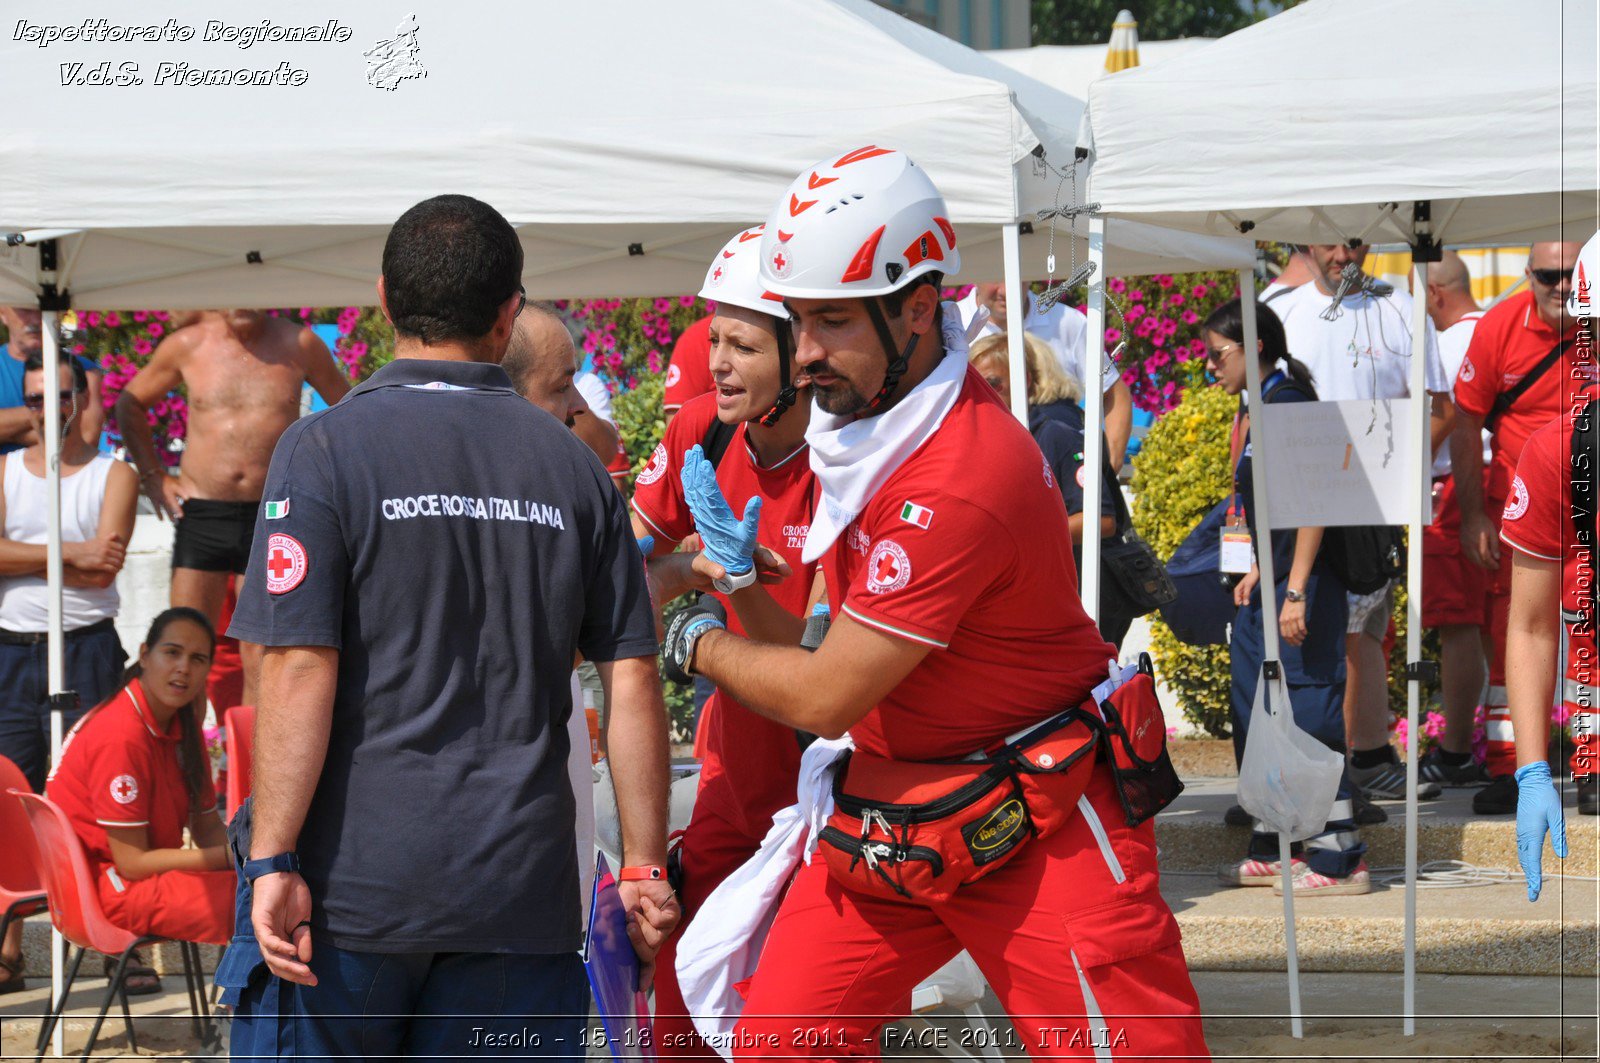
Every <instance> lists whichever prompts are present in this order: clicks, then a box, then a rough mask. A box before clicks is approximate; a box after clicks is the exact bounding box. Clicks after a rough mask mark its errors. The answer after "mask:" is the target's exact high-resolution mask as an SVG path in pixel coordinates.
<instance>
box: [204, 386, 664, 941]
mask: <svg viewBox="0 0 1600 1063" xmlns="http://www.w3.org/2000/svg"><path fill="white" fill-rule="evenodd" d="M229 633H230V634H231V635H233V636H234V637H236V638H239V639H245V640H248V641H251V642H257V643H262V644H264V645H267V646H331V647H334V648H336V649H338V650H339V651H340V654H339V672H338V685H337V691H336V694H335V698H334V707H333V727H332V734H331V735H330V737H329V742H328V754H327V760H326V762H325V764H324V766H323V769H322V775H321V778H320V779H319V780H318V782H317V788H316V793H315V796H314V797H313V799H312V802H311V807H310V811H309V813H308V814H307V816H306V821H305V826H304V827H303V828H302V830H301V833H300V839H299V844H298V851H299V853H300V861H301V866H302V868H303V871H304V875H305V878H306V881H307V883H308V884H309V885H310V887H311V891H312V896H313V898H314V900H315V909H314V911H313V914H312V917H311V921H312V927H313V929H315V930H318V931H321V932H323V933H325V934H326V935H327V936H328V938H329V939H330V940H331V941H332V942H333V944H334V945H336V946H337V947H340V948H346V949H352V950H356V951H364V952H426V951H457V952H513V953H559V952H569V951H572V950H574V949H576V948H578V947H579V944H580V936H581V935H580V927H579V903H578V873H577V866H576V856H575V848H576V841H575V837H574V815H575V810H574V806H573V796H572V788H571V784H570V783H569V782H568V779H567V770H566V760H567V752H568V741H567V729H566V726H565V725H566V721H567V717H568V714H569V713H571V711H572V701H571V687H570V682H569V676H570V673H571V671H572V665H573V658H574V654H576V653H578V652H580V651H581V652H582V653H583V655H584V656H585V657H586V658H588V659H589V660H592V661H612V660H619V659H623V658H628V657H646V656H654V655H655V652H656V639H655V627H654V622H653V620H652V617H651V613H650V605H649V593H648V590H647V588H646V584H645V573H644V564H643V562H642V560H641V558H640V556H639V550H638V547H637V546H636V545H635V543H634V538H633V533H632V530H631V528H630V525H629V520H628V514H627V511H626V508H625V507H624V504H623V501H622V496H621V495H620V494H619V493H618V492H617V490H616V488H615V487H613V486H612V485H611V480H610V478H609V476H607V474H606V470H605V468H604V467H602V466H601V464H600V462H599V461H598V460H597V459H596V458H595V456H594V453H593V452H592V451H590V450H589V448H588V447H586V446H585V445H584V444H583V443H582V442H580V441H579V440H578V439H577V438H576V437H575V436H573V434H572V433H571V432H570V431H568V430H567V428H566V427H565V426H564V425H563V424H562V423H561V422H560V421H558V420H556V419H555V418H554V417H551V416H550V415H549V414H547V413H545V412H544V411H543V410H540V409H537V408H536V407H534V406H532V405H530V404H529V403H528V402H527V401H526V400H524V399H522V398H521V397H519V396H518V395H517V394H516V393H515V392H513V391H512V390H511V382H510V379H509V378H508V377H507V376H506V374H505V371H504V370H502V369H501V368H500V367H499V366H496V365H488V364H480V363H470V362H439V361H420V360H412V359H404V360H396V361H394V362H391V363H390V364H389V365H387V366H385V367H383V368H382V369H380V370H379V371H378V372H377V373H375V374H373V376H372V377H371V379H369V380H368V381H366V382H365V383H364V384H362V385H361V386H360V387H358V388H356V389H355V390H354V391H352V392H351V393H350V394H349V395H348V396H346V397H345V399H344V400H343V401H341V402H340V403H338V404H337V405H335V406H334V407H332V408H331V409H328V410H324V411H322V412H320V413H316V414H312V415H311V416H309V417H305V418H303V419H301V420H299V421H297V422H296V423H295V424H293V425H291V426H290V428H289V430H288V431H287V432H285V433H284V434H283V438H282V439H281V440H280V441H279V442H278V446H277V449H276V450H275V451H274V452H273V455H272V465H271V468H270V470H269V472H268V474H267V482H266V487H265V491H264V494H263V497H262V507H261V516H260V517H259V519H258V520H257V523H256V540H255V546H254V554H253V556H252V557H251V558H250V566H249V571H248V572H247V573H246V574H245V579H244V584H243V586H242V587H241V588H240V591H239V604H238V607H237V609H236V610H235V611H234V614H233V623H232V625H231V626H230V628H229Z"/></svg>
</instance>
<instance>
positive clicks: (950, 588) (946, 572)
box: [824, 367, 1117, 761]
mask: <svg viewBox="0 0 1600 1063" xmlns="http://www.w3.org/2000/svg"><path fill="white" fill-rule="evenodd" d="M824 571H825V572H826V574H827V581H828V601H829V602H831V603H833V604H834V607H835V609H836V610H839V609H842V610H843V612H845V613H846V614H848V615H849V616H850V617H851V618H853V619H855V620H857V621H859V622H860V623H863V624H866V625H868V626H869V627H874V628H877V629H878V630H879V631H883V632H886V633H887V634H890V635H893V636H895V637H896V638H902V639H907V640H909V641H911V642H919V643H922V644H923V645H926V646H931V647H933V650H932V652H931V653H929V654H928V655H927V656H926V657H924V658H923V659H922V661H921V662H920V663H919V664H918V665H917V666H916V667H915V668H913V669H912V670H911V674H910V675H908V676H906V678H905V679H904V680H903V681H902V682H901V683H900V685H899V686H897V687H895V688H894V690H892V691H890V693H889V696H888V697H886V698H884V699H883V701H882V702H880V703H879V704H878V705H877V706H876V707H875V708H874V709H873V710H872V711H871V712H869V713H867V715H866V716H865V717H864V718H863V719H862V720H861V721H860V722H859V723H857V724H856V725H855V726H854V727H852V728H850V735H851V737H852V738H854V739H855V742H856V745H857V746H859V747H860V748H862V749H864V750H867V751H868V752H871V753H876V754H878V755H880V756H888V757H893V758H895V759H897V760H922V761H926V760H938V759H942V758H946V757H960V756H965V755H966V754H968V753H971V752H973V751H974V750H977V749H981V748H984V747H986V746H988V745H990V744H992V743H993V742H995V741H997V740H998V739H1001V738H1003V737H1005V736H1006V735H1008V734H1010V733H1012V732H1013V731H1017V730H1020V729H1021V728H1023V727H1026V726H1027V725H1029V724H1032V723H1037V722H1039V721H1040V720H1043V719H1045V718H1046V717H1048V716H1049V715H1050V714H1052V713H1054V712H1059V711H1060V710H1062V709H1066V708H1070V707H1072V706H1075V705H1079V704H1081V703H1082V702H1083V700H1084V699H1085V698H1086V697H1087V696H1088V695H1089V692H1090V691H1091V690H1093V689H1094V687H1095V684H1097V683H1100V682H1101V681H1103V680H1104V679H1105V678H1106V670H1107V669H1106V665H1107V662H1108V661H1109V660H1111V659H1112V658H1114V657H1116V655H1117V651H1116V648H1115V647H1113V646H1111V645H1110V644H1109V643H1107V642H1106V641H1105V640H1104V639H1102V638H1101V637H1100V633H1099V631H1098V630H1097V629H1096V628H1095V625H1094V621H1092V620H1090V619H1089V616H1088V614H1087V613H1085V612H1084V610H1083V606H1082V604H1081V603H1080V602H1079V601H1078V579H1077V575H1076V573H1075V570H1074V566H1073V559H1072V537H1071V534H1070V532H1069V530H1068V527H1067V509H1066V505H1065V504H1064V503H1063V502H1062V499H1061V491H1060V489H1059V488H1057V486H1056V484H1055V479H1054V476H1053V475H1052V473H1051V470H1050V466H1049V463H1048V462H1047V461H1046V460H1045V457H1044V455H1043V454H1042V453H1040V451H1039V446H1038V444H1037V443H1035V442H1034V441H1033V437H1032V436H1030V435H1029V434H1028V430H1027V429H1026V428H1024V427H1023V426H1022V425H1021V424H1020V423H1018V421H1017V419H1016V418H1015V417H1014V416H1012V414H1011V411H1010V410H1009V409H1007V408H1006V406H1005V405H1004V404H1003V403H1001V401H1000V399H999V397H998V396H997V395H996V394H995V393H994V391H993V390H991V389H990V388H989V386H988V385H987V384H985V383H984V381H983V378H982V377H980V376H979V375H978V374H977V371H976V370H974V369H972V368H971V367H968V369H967V376H966V381H965V382H964V384H963V385H962V389H961V394H960V396H959V397H958V398H957V399H956V403H955V406H954V407H952V408H951V410H950V412H949V414H947V415H946V416H945V419H944V421H943V423H941V424H940V425H939V428H938V429H937V430H936V431H935V432H934V434H933V436H932V437H931V438H930V439H928V441H927V442H925V443H924V444H923V445H922V446H921V447H920V448H918V449H917V450H916V452H915V453H913V454H912V455H911V456H910V457H909V458H907V459H906V461H905V463H904V464H903V465H901V466H900V467H899V468H898V469H896V470H895V471H894V472H893V473H892V474H891V475H890V476H889V478H888V479H887V480H886V481H884V484H883V486H882V487H881V488H879V489H878V492H877V494H876V495H874V496H873V498H872V500H871V501H870V502H868V503H867V506H866V509H864V510H863V511H862V513H861V515H860V516H859V517H857V518H856V519H855V521H854V522H852V523H851V524H850V525H849V526H848V527H847V528H845V530H844V533H843V534H842V535H840V536H839V538H838V540H837V541H836V542H835V543H834V544H833V546H832V547H831V548H830V549H829V551H828V553H827V555H826V557H825V559H824Z"/></svg>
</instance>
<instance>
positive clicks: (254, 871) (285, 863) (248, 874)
mask: <svg viewBox="0 0 1600 1063" xmlns="http://www.w3.org/2000/svg"><path fill="white" fill-rule="evenodd" d="M279 871H287V872H289V873H290V874H294V875H298V874H299V873H300V855H299V854H298V853H279V854H278V855H276V856H264V857H262V858H261V859H259V860H246V861H245V862H244V878H245V881H246V882H254V881H255V880H256V879H258V878H260V877H261V876H262V875H271V874H274V873H276V872H279Z"/></svg>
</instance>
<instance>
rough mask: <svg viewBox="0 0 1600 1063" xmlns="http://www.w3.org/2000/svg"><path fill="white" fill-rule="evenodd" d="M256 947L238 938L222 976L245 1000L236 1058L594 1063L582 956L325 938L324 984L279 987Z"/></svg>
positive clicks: (316, 954) (320, 951)
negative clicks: (360, 948) (354, 943)
mask: <svg viewBox="0 0 1600 1063" xmlns="http://www.w3.org/2000/svg"><path fill="white" fill-rule="evenodd" d="M254 947H255V942H254V939H248V942H246V941H242V940H241V939H240V938H239V937H236V938H235V939H234V942H233V944H232V945H230V946H229V947H228V952H227V954H226V956H225V958H224V961H223V964H222V965H221V966H220V967H219V969H218V971H217V982H218V984H219V985H221V986H223V987H224V989H225V990H229V989H234V990H237V991H238V995H237V1004H236V1005H235V1011H234V1020H233V1030H232V1039H231V1044H230V1052H231V1053H232V1056H233V1058H234V1059H251V1058H255V1059H302V1060H303V1059H327V1060H334V1059H338V1060H348V1059H357V1058H361V1059H397V1058H401V1057H405V1056H428V1057H431V1058H434V1059H476V1058H478V1057H481V1056H537V1057H540V1058H544V1059H574V1060H577V1059H582V1058H583V1055H584V1037H585V1028H586V1027H587V1026H588V1019H589V983H588V980H587V978H586V977H585V975H584V972H583V962H582V960H581V959H580V958H579V957H578V954H577V953H575V952H574V953H563V954H560V955H555V956H522V955H511V954H506V953H473V952H405V953H381V952H352V951H351V950H349V949H340V948H335V947H334V946H333V944H332V943H330V942H328V941H327V940H325V939H323V938H321V936H320V935H318V936H315V937H313V939H312V955H311V969H312V971H314V972H315V973H316V976H317V985H315V986H303V985H297V984H295V983H293V982H285V981H283V980H282V979H279V978H277V977H274V976H273V975H272V974H271V973H270V972H268V971H267V968H266V963H265V962H264V961H262V959H261V957H260V953H259V952H258V953H256V955H255V956H254V957H253V962H251V960H252V957H250V956H249V954H248V949H252V948H254ZM223 968H227V970H224V969H223ZM239 982H243V985H237V984H236V983H239ZM232 995H233V994H231V993H229V994H227V996H228V997H229V998H231V997H232Z"/></svg>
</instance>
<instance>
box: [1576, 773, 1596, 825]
mask: <svg viewBox="0 0 1600 1063" xmlns="http://www.w3.org/2000/svg"><path fill="white" fill-rule="evenodd" d="M1577 783H1578V815H1580V816H1600V785H1597V784H1596V782H1595V777H1594V776H1593V775H1585V776H1581V777H1579V778H1578V780H1577Z"/></svg>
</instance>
